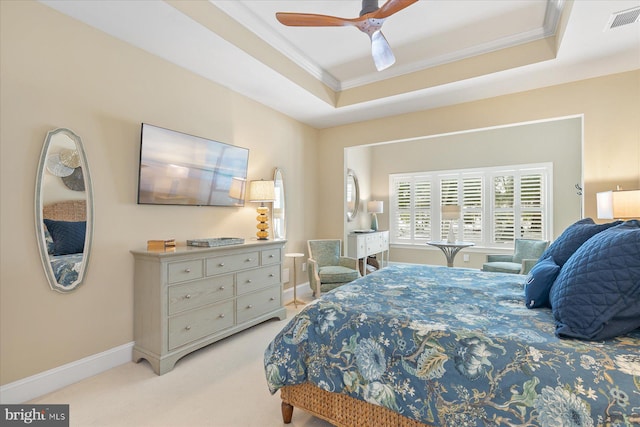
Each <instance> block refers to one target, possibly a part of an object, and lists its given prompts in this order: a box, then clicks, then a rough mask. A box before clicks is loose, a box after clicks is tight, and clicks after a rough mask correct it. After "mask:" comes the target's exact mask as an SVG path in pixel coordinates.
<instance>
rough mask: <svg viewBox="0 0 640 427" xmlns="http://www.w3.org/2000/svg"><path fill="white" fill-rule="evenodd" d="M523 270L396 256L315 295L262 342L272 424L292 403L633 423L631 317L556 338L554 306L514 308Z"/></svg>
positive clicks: (344, 412) (363, 415) (414, 420)
mask: <svg viewBox="0 0 640 427" xmlns="http://www.w3.org/2000/svg"><path fill="white" fill-rule="evenodd" d="M636 223H637V221H636ZM639 227H640V226H639V225H638V224H635V228H637V230H635V229H634V231H640V228H639ZM559 240H560V239H559ZM589 241H590V240H589ZM631 242H632V243H634V244H635V246H634V247H633V248H631V249H633V250H635V251H636V252H635V253H632V254H630V256H631V258H630V259H631V261H630V262H631V263H632V264H633V263H634V262H636V261H634V260H635V259H638V260H640V234H638V233H637V232H636V233H635V234H634V235H633V237H632V239H631ZM587 243H588V242H587ZM587 243H585V245H586V244H587ZM614 243H615V242H614ZM553 246H554V245H552V246H551V247H553ZM612 246H614V247H615V246H620V245H619V244H618V245H617V244H613V245H612ZM551 247H550V249H551ZM557 248H558V245H556V249H557ZM572 250H574V251H576V249H575V248H574V249H572ZM626 250H627V251H629V246H627V247H626ZM552 252H553V251H552ZM576 252H577V251H576ZM585 252H586V253H592V252H594V250H593V247H587V248H585ZM596 252H598V253H602V252H605V255H606V250H599V251H596ZM634 257H635V258H634ZM616 262H617V261H616ZM577 263H578V261H575V260H573V258H570V259H568V261H565V263H564V266H563V267H562V268H561V271H563V270H564V271H568V270H571V269H573V268H574V267H575V265H576V264H577ZM587 264H588V265H592V264H593V265H597V264H598V263H597V260H595V261H594V260H593V259H590V261H589V263H587ZM589 268H591V267H589ZM626 270H628V271H629V274H630V275H631V276H630V277H631V280H627V282H628V283H630V284H631V285H630V286H632V287H633V288H632V289H631V290H628V289H625V290H624V292H626V293H627V295H629V296H631V299H629V298H627V300H628V301H629V303H630V304H632V305H634V306H635V307H636V308H640V265H636V264H633V265H632V266H631V267H630V268H627V269H626ZM565 276H570V275H569V274H568V273H559V275H558V276H556V277H557V279H555V280H560V279H561V277H563V278H564V277H565ZM529 279H530V278H529V277H525V276H522V275H516V274H507V273H488V272H481V271H477V270H472V269H462V268H447V267H438V266H424V265H403V264H397V265H391V266H389V267H387V268H384V269H382V270H380V271H378V272H375V273H373V274H370V275H367V276H365V277H362V278H360V279H357V280H356V281H354V282H351V283H350V284H347V285H344V286H342V287H340V288H338V289H336V290H334V291H332V292H330V293H327V294H325V295H324V296H323V297H322V298H320V299H317V300H315V301H314V302H313V303H311V304H309V305H308V306H306V307H305V308H304V309H303V310H302V311H301V312H300V313H299V314H298V315H296V316H295V317H294V318H293V319H292V320H291V321H290V322H289V323H288V324H287V326H286V327H285V328H284V329H283V330H282V331H281V332H280V333H279V334H278V335H277V336H276V337H275V338H274V340H273V341H272V342H271V343H270V344H269V346H268V348H267V349H266V351H265V359H264V364H265V374H266V379H267V383H268V387H269V390H270V392H271V393H276V392H277V391H278V390H280V392H281V398H282V413H283V419H284V422H285V423H289V422H290V421H291V417H292V413H293V408H294V407H298V408H301V409H304V410H307V411H309V412H311V413H312V414H314V415H316V416H318V417H320V418H323V419H325V420H327V421H329V422H331V423H332V424H335V425H339V426H340V425H342V426H387V425H394V426H395V425H399V426H424V425H427V426H488V425H492V426H493V425H495V426H499V425H504V426H549V427H551V426H553V427H558V426H639V425H640V329H638V326H640V323H638V321H640V315H638V314H637V313H636V314H633V315H632V319H631V321H630V322H627V323H629V324H631V326H630V327H629V326H627V329H630V330H629V331H626V330H625V331H624V333H622V334H617V335H616V336H614V337H610V338H607V339H603V340H583V339H575V338H567V337H566V336H558V329H559V328H558V324H559V320H558V319H559V318H561V317H560V315H559V314H558V313H555V310H556V309H555V306H554V308H553V309H552V308H548V307H541V308H537V309H530V308H528V307H527V306H526V305H525V297H524V292H523V290H524V289H525V281H527V280H529ZM565 280H566V279H565ZM627 282H625V283H627ZM527 286H529V285H527ZM552 293H553V292H552ZM581 304H582V302H581ZM558 306H560V304H559V303H558ZM626 314H629V313H628V312H627V313H626ZM567 324H569V325H570V324H571V321H567ZM565 326H566V325H565ZM574 329H576V328H574ZM565 330H568V329H566V328H565ZM607 333H609V334H610V333H611V331H607Z"/></svg>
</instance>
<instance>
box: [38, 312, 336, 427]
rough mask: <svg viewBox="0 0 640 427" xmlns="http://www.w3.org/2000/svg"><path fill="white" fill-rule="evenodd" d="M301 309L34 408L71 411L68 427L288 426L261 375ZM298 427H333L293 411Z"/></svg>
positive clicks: (122, 370)
mask: <svg viewBox="0 0 640 427" xmlns="http://www.w3.org/2000/svg"><path fill="white" fill-rule="evenodd" d="M301 308H302V306H300V305H299V306H298V308H297V309H295V308H294V307H293V306H287V319H286V320H283V321H279V320H277V319H273V320H269V321H267V322H264V323H261V324H259V325H256V326H254V327H252V328H250V329H248V330H245V331H243V332H240V333H238V334H235V335H233V336H231V337H229V338H226V339H224V340H222V341H218V342H216V343H214V344H211V345H209V346H207V347H205V348H202V349H200V350H198V351H196V352H194V353H191V354H189V355H187V356H185V357H183V358H182V359H180V360H179V361H178V363H177V364H176V366H175V368H174V369H173V370H172V371H170V372H168V373H166V374H164V375H162V376H158V375H156V374H155V373H154V372H153V370H152V369H151V366H150V365H149V364H148V363H147V362H146V361H142V362H140V363H133V362H131V363H127V364H124V365H121V366H118V367H116V368H114V369H111V370H109V371H107V372H104V373H102V374H99V375H96V376H94V377H91V378H87V379H85V380H83V381H81V382H78V383H76V384H72V385H70V386H68V387H65V388H63V389H60V390H57V391H55V392H53V393H50V394H47V395H45V396H42V397H40V398H38V399H34V400H32V401H31V402H30V403H35V404H57V403H59V404H69V405H70V406H69V412H70V414H69V418H70V425H71V426H81V427H85V426H109V427H128V426H131V427H145V426H153V427H159V426H167V427H181V426H185V427H187V426H188V427H197V426H213V427H253V426H255V427H271V426H274V427H275V426H284V425H285V424H283V422H282V415H281V412H280V402H281V400H280V395H279V393H276V394H275V395H273V396H272V395H271V394H270V393H269V390H268V388H267V383H266V380H265V376H264V369H263V354H264V350H265V348H266V347H267V345H268V343H269V342H270V341H271V340H272V339H273V337H275V335H276V334H277V333H278V332H279V331H280V330H281V329H282V328H283V327H284V326H285V324H286V322H288V321H289V320H290V319H291V317H293V315H295V313H296V312H298V311H299V310H300V309H301ZM288 425H289V426H293V427H328V426H330V425H331V424H329V423H327V422H325V421H323V420H320V419H318V418H315V417H313V416H311V415H309V414H307V413H306V412H304V411H303V410H301V409H294V411H293V420H292V422H291V424H288Z"/></svg>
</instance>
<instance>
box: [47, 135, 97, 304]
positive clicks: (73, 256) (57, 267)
mask: <svg viewBox="0 0 640 427" xmlns="http://www.w3.org/2000/svg"><path fill="white" fill-rule="evenodd" d="M35 193H36V194H35V218H36V235H37V241H38V249H39V251H40V258H41V259H42V266H43V267H44V271H45V274H46V276H47V280H48V281H49V285H50V286H51V289H53V290H55V291H58V292H69V291H72V290H74V289H76V288H77V287H78V286H80V285H81V284H82V281H83V279H84V277H85V275H86V271H87V264H88V262H89V252H90V249H91V239H92V234H93V233H92V231H93V194H92V188H91V179H90V176H89V167H88V164H87V158H86V155H85V152H84V148H83V147H82V141H81V140H80V137H79V136H78V135H76V134H75V133H73V132H72V131H70V130H69V129H55V130H52V131H50V132H49V133H47V137H46V139H45V141H44V146H43V147H42V154H41V155H40V163H39V165H38V172H37V177H36V191H35Z"/></svg>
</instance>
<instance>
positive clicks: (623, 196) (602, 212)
mask: <svg viewBox="0 0 640 427" xmlns="http://www.w3.org/2000/svg"><path fill="white" fill-rule="evenodd" d="M596 202H597V209H598V214H597V215H598V218H599V219H631V218H640V190H618V191H603V192H600V193H597V194H596Z"/></svg>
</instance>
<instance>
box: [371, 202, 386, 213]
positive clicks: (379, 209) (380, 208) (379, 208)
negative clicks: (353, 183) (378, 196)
mask: <svg viewBox="0 0 640 427" xmlns="http://www.w3.org/2000/svg"><path fill="white" fill-rule="evenodd" d="M367 212H369V213H377V214H378V213H383V212H384V204H383V203H382V201H380V200H371V201H370V202H368V203H367Z"/></svg>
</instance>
